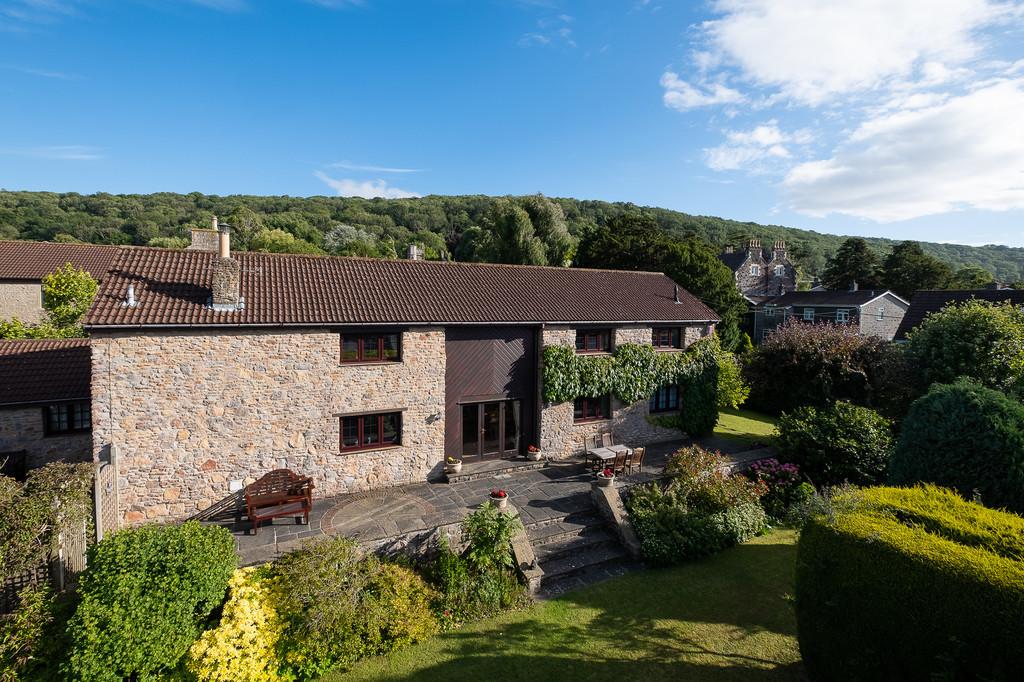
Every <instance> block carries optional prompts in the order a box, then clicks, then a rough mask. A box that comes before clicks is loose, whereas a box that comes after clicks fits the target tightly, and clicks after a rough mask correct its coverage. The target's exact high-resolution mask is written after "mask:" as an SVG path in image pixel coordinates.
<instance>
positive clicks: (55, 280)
mask: <svg viewBox="0 0 1024 682" xmlns="http://www.w3.org/2000/svg"><path fill="white" fill-rule="evenodd" d="M97 288H99V287H98V285H97V284H96V280H94V279H93V278H92V275H90V274H89V273H88V272H86V271H85V270H82V269H80V268H75V267H74V266H73V265H71V263H65V264H64V265H63V266H62V267H59V268H57V270H55V271H54V272H51V273H50V274H49V275H47V276H46V277H44V278H43V308H44V309H45V310H46V315H47V317H48V318H49V320H50V322H51V323H52V324H53V325H54V326H56V327H74V326H75V325H77V324H78V322H79V320H81V319H82V316H83V315H85V313H86V311H87V310H89V306H91V305H92V301H93V299H94V298H96V290H97Z"/></svg>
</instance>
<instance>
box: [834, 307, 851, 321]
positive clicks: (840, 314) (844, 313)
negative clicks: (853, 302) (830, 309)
mask: <svg viewBox="0 0 1024 682" xmlns="http://www.w3.org/2000/svg"><path fill="white" fill-rule="evenodd" d="M849 321H850V311H849V310H837V311H836V322H849Z"/></svg>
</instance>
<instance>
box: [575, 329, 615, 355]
mask: <svg viewBox="0 0 1024 682" xmlns="http://www.w3.org/2000/svg"><path fill="white" fill-rule="evenodd" d="M611 351H612V330H611V329H577V330H576V352H577V353H610V352H611Z"/></svg>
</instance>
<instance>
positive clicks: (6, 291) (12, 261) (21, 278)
mask: <svg viewBox="0 0 1024 682" xmlns="http://www.w3.org/2000/svg"><path fill="white" fill-rule="evenodd" d="M117 253H118V247H116V246H94V245H92V244H56V243H51V242H29V241H9V240H0V320H9V319H11V318H14V317H16V318H18V319H19V320H21V321H22V322H25V323H29V324H35V323H37V322H41V321H42V320H43V316H44V312H43V286H42V284H43V277H45V276H46V275H48V274H50V273H51V272H53V271H54V270H56V269H57V268H59V267H61V266H63V265H64V264H65V263H71V264H72V265H73V266H75V267H76V268H82V269H83V270H85V271H86V272H88V273H90V274H91V275H92V276H93V277H94V278H96V279H101V278H102V277H103V275H104V274H105V273H106V272H107V270H108V269H109V267H110V264H111V262H113V260H114V257H115V256H116V255H117Z"/></svg>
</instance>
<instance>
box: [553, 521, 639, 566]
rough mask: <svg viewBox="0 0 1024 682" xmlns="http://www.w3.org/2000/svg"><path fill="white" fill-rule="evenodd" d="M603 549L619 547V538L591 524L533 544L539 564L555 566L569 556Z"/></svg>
mask: <svg viewBox="0 0 1024 682" xmlns="http://www.w3.org/2000/svg"><path fill="white" fill-rule="evenodd" d="M604 549H619V550H621V549H622V547H621V546H620V543H619V539H618V538H617V537H615V535H614V534H613V533H612V532H611V531H609V530H608V529H606V528H601V527H599V526H591V527H589V528H585V529H583V530H582V531H580V532H579V533H578V534H577V535H575V536H573V537H570V538H566V539H564V540H560V541H556V542H549V543H547V544H542V545H539V546H538V545H534V555H535V556H536V557H537V563H538V564H539V565H540V566H542V567H543V566H548V567H549V568H552V567H553V568H557V567H558V566H556V565H555V562H559V561H561V560H562V559H566V558H569V557H576V556H579V555H581V554H585V553H587V552H591V551H593V552H597V551H599V550H604Z"/></svg>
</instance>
